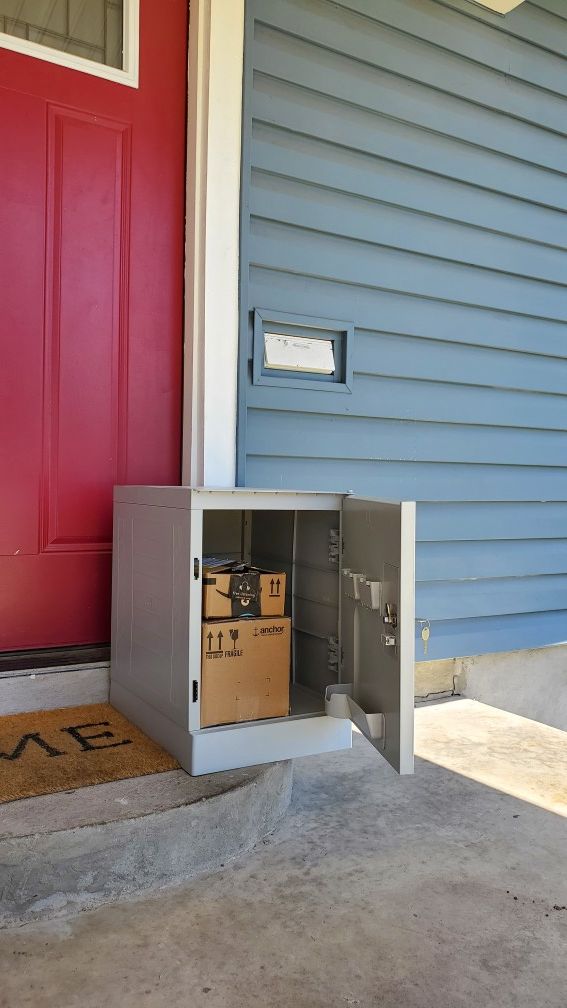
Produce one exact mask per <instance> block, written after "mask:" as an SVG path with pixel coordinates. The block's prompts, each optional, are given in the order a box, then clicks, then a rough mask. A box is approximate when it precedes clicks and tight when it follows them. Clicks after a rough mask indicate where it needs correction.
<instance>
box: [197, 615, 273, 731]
mask: <svg viewBox="0 0 567 1008" xmlns="http://www.w3.org/2000/svg"><path fill="white" fill-rule="evenodd" d="M201 646H202V651H201V655H202V657H201V728H207V727H209V726H210V725H220V724H234V723H235V722H238V721H257V720H259V719H261V718H273V717H285V716H286V715H287V714H289V679H290V655H291V620H290V619H289V617H287V616H282V617H280V618H278V619H273V618H268V619H250V618H246V619H239V620H222V621H219V620H215V621H214V622H204V623H203V625H202V638H201Z"/></svg>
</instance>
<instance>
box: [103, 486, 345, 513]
mask: <svg viewBox="0 0 567 1008" xmlns="http://www.w3.org/2000/svg"><path fill="white" fill-rule="evenodd" d="M344 497H345V495H344V494H333V493H321V492H319V491H316V490H314V491H311V490H298V491H293V490H256V489H250V488H249V487H236V488H230V489H227V488H222V487H219V488H216V487H214V488H213V487H188V486H169V487H168V486H166V487H158V486H116V487H115V488H114V502H115V504H145V505H149V506H153V507H171V508H185V509H190V510H203V511H205V510H221V511H229V510H232V509H235V510H251V511H253V510H255V509H256V510H262V511H287V510H289V511H328V510H329V511H340V509H341V507H342V502H343V500H344Z"/></svg>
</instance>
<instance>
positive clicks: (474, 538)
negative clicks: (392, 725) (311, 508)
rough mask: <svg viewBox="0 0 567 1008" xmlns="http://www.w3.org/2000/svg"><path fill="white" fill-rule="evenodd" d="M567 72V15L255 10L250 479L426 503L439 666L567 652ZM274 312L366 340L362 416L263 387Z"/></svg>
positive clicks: (249, 105) (450, 7)
mask: <svg viewBox="0 0 567 1008" xmlns="http://www.w3.org/2000/svg"><path fill="white" fill-rule="evenodd" d="M566 52H567V3H565V0H537V2H531V3H530V2H528V3H525V4H523V5H522V6H521V7H520V8H518V9H517V10H516V11H515V12H513V13H512V14H510V15H508V16H507V17H506V18H501V17H498V16H496V15H493V14H490V13H488V12H485V11H483V10H482V9H481V8H479V7H475V6H474V5H473V4H471V3H469V2H468V0H348V2H347V0H344V2H339V3H336V2H330V0H248V10H247V42H246V58H245V62H246V69H245V107H244V145H243V146H244V155H243V209H242V262H241V302H242V304H241V307H242V332H241V372H240V412H239V435H238V447H239V466H240V468H239V482H240V483H245V484H247V485H249V486H271V487H278V486H286V487H288V488H292V489H294V488H297V489H299V488H309V489H330V490H341V491H347V490H353V491H356V492H360V493H364V494H369V495H374V496H377V497H402V498H406V499H417V500H418V501H419V502H422V503H420V504H419V506H418V545H417V615H418V616H422V617H426V618H429V619H430V620H431V621H432V634H431V640H430V646H429V653H428V657H429V658H443V657H451V656H456V655H464V654H480V653H483V652H488V651H498V650H512V649H519V648H528V647H537V646H541V645H545V644H551V643H556V642H558V641H563V640H565V639H567V325H566V321H567V254H566V248H567V217H566V215H565V211H566V209H567V182H566V172H567V142H566V129H567V69H566V67H567V64H566V63H565V61H564V57H565V54H566ZM254 308H265V309H270V310H273V311H282V312H294V313H297V314H300V315H312V316H319V317H327V318H334V319H345V320H349V321H353V322H354V323H355V326H356V329H355V346H354V386H353V393H352V395H348V394H343V395H330V394H329V393H328V392H325V391H324V390H321V391H320V392H319V391H317V390H315V391H311V390H302V389H297V388H292V389H284V388H274V387H269V386H265V385H256V386H255V385H253V384H252V377H251V374H252V372H251V363H250V362H251V356H252V327H251V311H252V310H253V309H254ZM417 654H418V658H419V657H420V655H421V654H422V652H421V651H420V648H419V646H418V651H417Z"/></svg>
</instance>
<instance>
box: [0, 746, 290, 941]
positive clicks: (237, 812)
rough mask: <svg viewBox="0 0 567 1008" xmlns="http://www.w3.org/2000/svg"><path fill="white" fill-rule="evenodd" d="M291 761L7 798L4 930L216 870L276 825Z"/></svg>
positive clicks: (1, 904) (0, 858)
mask: <svg viewBox="0 0 567 1008" xmlns="http://www.w3.org/2000/svg"><path fill="white" fill-rule="evenodd" d="M291 784H292V766H291V762H290V761H288V762H283V763H274V764H272V765H268V766H258V767H248V768H246V769H244V770H233V771H229V772H226V773H218V774H210V775H208V776H204V777H189V776H188V775H187V774H186V773H184V771H183V770H174V771H171V772H167V773H161V774H152V775H149V776H146V777H137V778H134V779H131V780H125V781H113V782H112V783H109V784H99V785H97V786H95V787H87V788H81V789H80V790H77V791H72V792H62V793H60V794H52V795H43V796H41V797H37V798H27V799H24V800H22V801H15V802H9V803H7V804H4V805H2V807H1V813H0V927H7V926H11V925H15V924H21V923H25V922H28V921H33V920H38V919H41V918H45V917H53V916H55V915H59V914H63V913H66V912H69V911H71V910H85V909H90V908H92V907H95V906H98V905H100V904H102V903H109V902H113V901H115V900H119V899H122V898H124V897H127V896H131V895H134V894H138V893H140V892H145V891H149V890H152V889H159V888H162V887H165V886H173V885H177V884H179V883H181V882H185V881H186V880H188V879H191V878H194V877H195V876H197V875H200V874H203V873H206V872H212V871H215V870H217V869H219V868H220V867H222V866H223V865H225V864H226V862H227V861H229V860H230V859H231V858H234V857H236V856H237V855H239V854H242V853H243V852H244V851H246V850H249V849H250V848H252V847H253V846H254V844H255V843H257V842H258V840H260V839H261V838H262V837H264V836H265V835H266V834H267V833H269V832H270V831H271V830H273V829H274V827H275V826H276V825H277V823H278V822H279V820H280V819H281V817H282V816H283V815H284V814H285V812H286V810H287V807H288V805H289V800H290V797H291Z"/></svg>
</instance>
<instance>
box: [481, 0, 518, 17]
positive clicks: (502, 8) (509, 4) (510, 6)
mask: <svg viewBox="0 0 567 1008" xmlns="http://www.w3.org/2000/svg"><path fill="white" fill-rule="evenodd" d="M523 2H524V0H473V3H476V4H477V6H478V7H487V8H488V10H491V11H495V12H496V13H497V14H509V13H510V11H513V10H514V9H515V8H516V7H519V6H520V4H521V3H523Z"/></svg>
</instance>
